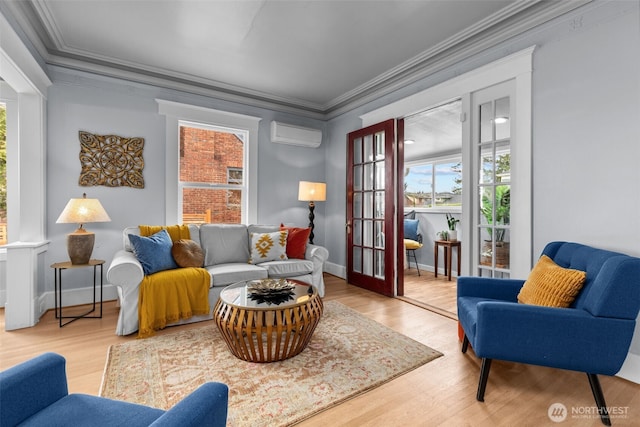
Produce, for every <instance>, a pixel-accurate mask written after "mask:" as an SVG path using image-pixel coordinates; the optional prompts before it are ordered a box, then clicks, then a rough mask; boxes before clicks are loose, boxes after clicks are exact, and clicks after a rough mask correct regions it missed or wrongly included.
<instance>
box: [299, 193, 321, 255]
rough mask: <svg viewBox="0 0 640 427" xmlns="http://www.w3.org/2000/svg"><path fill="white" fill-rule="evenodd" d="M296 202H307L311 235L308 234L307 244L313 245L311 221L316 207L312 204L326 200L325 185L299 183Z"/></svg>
mask: <svg viewBox="0 0 640 427" xmlns="http://www.w3.org/2000/svg"><path fill="white" fill-rule="evenodd" d="M298 200H299V201H301V202H309V228H310V229H311V233H309V243H311V244H312V245H313V237H314V235H313V229H314V225H313V220H314V219H315V215H314V214H313V210H314V209H315V207H316V205H315V203H314V202H324V201H325V200H327V184H325V183H324V182H309V181H300V185H299V186H298Z"/></svg>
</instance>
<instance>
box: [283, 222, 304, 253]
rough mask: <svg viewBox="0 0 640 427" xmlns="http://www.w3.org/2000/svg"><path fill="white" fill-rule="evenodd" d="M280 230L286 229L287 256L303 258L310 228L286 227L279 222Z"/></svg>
mask: <svg viewBox="0 0 640 427" xmlns="http://www.w3.org/2000/svg"><path fill="white" fill-rule="evenodd" d="M280 230H287V231H288V232H289V235H288V236H287V257H288V258H298V259H304V254H305V252H306V251H307V242H308V241H309V235H310V234H311V228H300V227H287V226H285V225H284V224H280Z"/></svg>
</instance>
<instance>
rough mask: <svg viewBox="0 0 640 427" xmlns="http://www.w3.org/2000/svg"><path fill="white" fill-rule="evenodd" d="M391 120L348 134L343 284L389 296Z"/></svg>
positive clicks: (392, 273)
mask: <svg viewBox="0 0 640 427" xmlns="http://www.w3.org/2000/svg"><path fill="white" fill-rule="evenodd" d="M395 128H396V122H395V120H387V121H385V122H382V123H378V124H375V125H372V126H369V127H366V128H364V129H360V130H357V131H354V132H351V133H349V134H348V135H347V203H346V206H347V212H346V218H347V236H346V237H347V238H346V241H347V282H348V283H350V284H352V285H356V286H359V287H362V288H365V289H369V290H371V291H374V292H377V293H380V294H383V295H387V296H393V295H394V276H395V270H396V269H395V268H394V262H395V257H394V254H395V250H396V248H397V244H396V231H395V228H394V222H393V219H394V210H395V203H394V201H395V197H396V195H395V191H394V173H393V171H394V165H393V162H394V158H395V156H394V154H393V153H394V146H395V134H396V132H395Z"/></svg>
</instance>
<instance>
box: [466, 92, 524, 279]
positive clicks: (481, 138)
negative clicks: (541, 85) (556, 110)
mask: <svg viewBox="0 0 640 427" xmlns="http://www.w3.org/2000/svg"><path fill="white" fill-rule="evenodd" d="M515 93H516V81H515V80H508V81H506V82H503V83H500V84H497V85H494V86H491V87H488V88H486V89H482V90H479V91H476V92H473V93H472V95H471V98H472V105H471V111H472V131H471V149H472V155H471V159H472V170H473V174H472V176H473V188H474V191H473V203H472V206H474V210H473V226H472V232H473V238H474V242H473V255H472V259H473V270H472V271H473V272H474V275H478V276H486V277H503V278H508V277H517V278H521V277H526V275H527V274H528V272H529V269H530V259H531V255H530V254H531V220H530V216H531V193H530V191H531V183H530V179H531V178H530V176H531V172H530V170H531V160H530V159H531V157H530V156H531V153H530V146H529V145H528V144H527V141H526V138H524V137H523V138H519V132H518V126H519V125H520V124H519V123H517V120H516V119H517V117H518V114H517V106H518V100H517V98H516V96H515Z"/></svg>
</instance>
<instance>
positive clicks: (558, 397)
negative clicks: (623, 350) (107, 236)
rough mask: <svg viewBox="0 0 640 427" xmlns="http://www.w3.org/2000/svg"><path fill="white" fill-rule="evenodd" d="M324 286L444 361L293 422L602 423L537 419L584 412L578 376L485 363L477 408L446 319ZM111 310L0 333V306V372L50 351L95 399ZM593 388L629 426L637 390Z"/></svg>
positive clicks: (474, 376)
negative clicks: (555, 407) (553, 409)
mask: <svg viewBox="0 0 640 427" xmlns="http://www.w3.org/2000/svg"><path fill="white" fill-rule="evenodd" d="M438 280H440V277H438ZM325 281H326V285H327V295H326V297H325V299H326V300H333V301H339V302H341V303H343V304H345V305H347V306H349V307H351V308H353V309H355V310H357V311H358V312H360V313H362V314H364V315H366V316H368V317H370V318H372V319H374V320H376V321H378V322H380V323H382V324H385V325H387V326H389V327H391V328H392V329H394V330H396V331H398V332H400V333H403V334H405V335H407V336H409V337H411V338H413V339H415V340H417V341H419V342H421V343H423V344H425V345H428V346H430V347H432V348H435V349H437V350H439V351H440V352H442V353H443V354H444V356H442V357H440V358H438V359H436V360H435V361H433V362H430V363H427V364H426V365H423V366H421V367H419V368H417V369H415V370H414V371H411V372H409V373H407V374H405V375H402V376H401V377H399V378H396V379H394V380H392V381H390V382H388V383H386V384H383V385H382V386H380V387H378V388H376V389H373V390H370V391H369V392H367V393H364V394H362V395H360V396H358V397H355V398H353V399H350V400H348V401H346V402H344V403H342V404H340V405H338V406H336V407H334V408H331V409H329V410H327V411H324V412H322V413H320V414H318V415H316V416H314V417H312V418H310V419H308V420H306V421H304V422H302V423H301V424H300V425H301V426H304V427H312V426H313V427H315V426H317V427H327V426H376V427H377V426H487V427H488V426H557V425H561V426H600V425H602V424H601V423H600V420H599V419H598V418H597V417H595V416H591V417H589V418H574V417H572V415H571V414H570V415H569V418H568V419H567V420H566V421H565V422H563V423H553V422H551V421H550V419H549V418H548V416H547V410H548V408H549V406H550V405H551V404H552V403H556V402H559V403H562V404H564V405H565V406H566V407H567V408H568V410H569V411H570V412H571V411H572V409H574V408H575V409H576V410H580V411H583V412H584V411H585V410H590V408H592V407H593V405H594V401H593V396H592V394H591V390H590V388H589V384H588V381H587V377H586V375H585V374H582V373H578V372H571V371H561V370H557V369H549V368H543V367H538V366H529V365H522V364H515V363H509V362H500V361H495V362H494V363H493V366H492V368H491V375H490V377H489V383H488V386H487V392H486V395H485V402H484V403H481V402H477V401H476V399H475V393H476V387H477V380H478V372H479V366H480V364H479V360H478V359H477V358H476V357H475V355H474V354H473V351H472V350H470V351H469V352H468V353H467V354H462V353H461V352H460V343H459V341H458V337H457V323H456V321H455V320H452V319H451V318H449V317H446V316H443V315H439V314H436V313H434V312H431V311H428V310H425V309H423V308H420V307H418V306H416V305H413V304H408V303H406V302H404V301H402V300H400V299H394V298H387V297H383V296H380V295H377V294H374V293H371V292H368V291H365V290H363V289H360V288H357V287H355V286H352V285H348V284H346V283H345V281H344V280H342V279H339V278H337V277H335V276H331V275H326V276H325ZM117 314H118V308H117V307H116V305H115V303H114V302H108V303H106V304H105V311H104V317H103V318H102V319H84V320H79V321H77V322H74V323H71V324H69V325H67V326H65V327H64V328H59V327H58V324H57V321H56V320H55V318H54V315H53V312H52V311H49V312H48V313H46V314H45V315H44V316H43V318H42V319H41V320H40V322H39V323H38V324H37V325H36V326H35V327H33V328H26V329H21V330H16V331H10V332H6V331H4V310H0V330H1V331H0V369H6V368H7V367H9V366H12V365H14V364H16V363H19V362H21V361H24V360H27V359H29V358H31V357H33V356H35V355H38V354H40V353H42V352H45V351H54V352H57V353H60V354H62V355H63V356H65V357H66V358H67V376H68V379H69V390H70V392H81V393H88V394H97V393H98V390H99V388H100V383H101V379H102V372H103V369H104V364H105V358H106V354H107V349H108V348H109V346H110V345H112V344H118V343H123V342H127V341H131V340H133V339H136V338H135V336H128V337H119V336H116V335H114V330H115V324H116V319H117ZM209 323H210V324H211V327H215V326H214V323H213V322H209ZM200 325H202V323H199V324H196V325H195V326H200ZM190 327H194V325H184V326H179V327H173V328H167V329H165V330H164V331H160V332H159V334H166V333H171V332H173V331H175V330H176V329H178V328H181V329H184V328H190ZM601 382H602V387H603V390H604V394H605V398H606V400H607V404H608V406H610V407H612V406H615V407H619V408H621V410H626V415H625V417H624V418H621V417H620V418H613V425H614V426H632V425H638V420H639V419H640V385H638V384H634V383H631V382H629V381H626V380H624V379H621V378H617V377H602V378H601ZM291 398H295V396H291Z"/></svg>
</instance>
